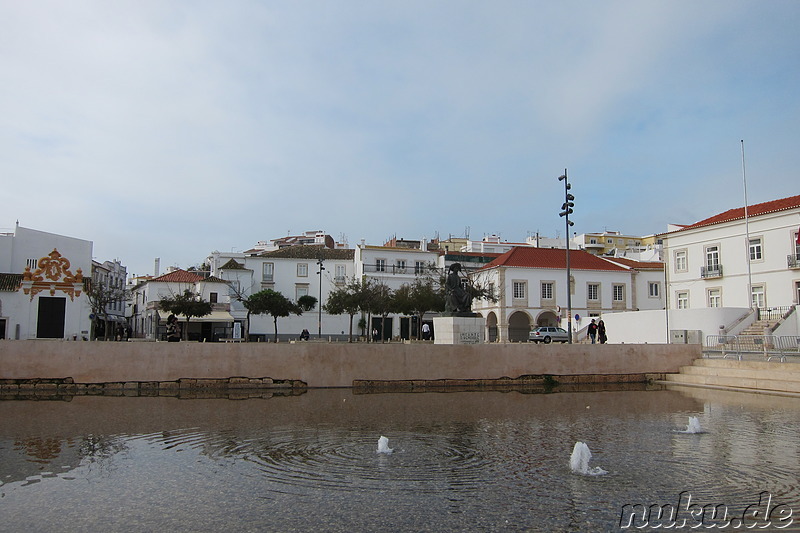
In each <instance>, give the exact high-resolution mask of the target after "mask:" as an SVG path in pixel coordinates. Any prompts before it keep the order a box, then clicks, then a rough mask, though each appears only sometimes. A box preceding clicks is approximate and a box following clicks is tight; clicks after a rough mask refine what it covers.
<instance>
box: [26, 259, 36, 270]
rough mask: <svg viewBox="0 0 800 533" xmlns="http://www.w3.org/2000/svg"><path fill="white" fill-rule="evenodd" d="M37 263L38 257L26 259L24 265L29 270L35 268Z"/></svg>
mask: <svg viewBox="0 0 800 533" xmlns="http://www.w3.org/2000/svg"><path fill="white" fill-rule="evenodd" d="M38 264H39V260H38V259H26V260H25V266H27V267H28V268H30V269H31V270H36V265H38Z"/></svg>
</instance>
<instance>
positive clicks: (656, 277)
mask: <svg viewBox="0 0 800 533" xmlns="http://www.w3.org/2000/svg"><path fill="white" fill-rule="evenodd" d="M566 260H567V254H566V250H563V249H555V248H527V247H519V248H514V249H512V250H511V251H509V252H507V253H505V254H503V255H501V256H500V257H498V258H497V259H495V260H494V261H492V262H491V263H489V264H488V265H486V267H485V268H483V269H481V270H479V271H478V272H476V273H475V274H474V276H475V279H476V281H477V282H478V283H480V284H481V285H483V286H486V287H489V289H490V291H491V292H492V293H493V294H494V295H495V298H497V301H496V302H492V301H491V300H488V299H486V300H476V301H474V302H473V311H475V312H478V313H479V314H480V315H481V316H483V317H484V318H485V319H486V327H487V331H486V339H487V340H488V341H490V342H493V341H499V342H506V341H512V342H525V341H527V339H528V333H529V332H530V329H531V327H533V326H556V325H558V326H561V327H564V328H566V326H567V322H568V320H567V303H568V302H567V290H566V285H567V280H566V266H567V265H566ZM569 261H570V291H571V298H570V299H571V302H570V303H571V309H572V318H571V320H570V321H571V322H572V326H573V331H575V332H581V331H582V330H583V329H585V328H586V326H587V325H588V324H589V321H590V320H591V318H593V317H600V316H605V315H606V314H608V313H616V312H623V311H630V310H633V309H642V308H644V309H659V308H662V307H663V300H662V296H661V292H662V291H661V290H660V288H661V286H660V283H661V281H660V280H661V279H662V277H663V269H662V270H661V271H660V272H659V270H658V266H657V265H643V264H636V262H629V263H628V264H622V263H621V262H618V261H617V262H614V261H609V260H607V259H604V258H601V257H598V256H595V255H592V254H590V253H588V252H585V251H582V250H573V251H570V253H569ZM651 283H655V284H656V285H652V286H651ZM643 287H647V289H644V288H643ZM649 291H652V292H649ZM642 293H645V294H642ZM610 340H611V342H615V339H614V337H613V335H610Z"/></svg>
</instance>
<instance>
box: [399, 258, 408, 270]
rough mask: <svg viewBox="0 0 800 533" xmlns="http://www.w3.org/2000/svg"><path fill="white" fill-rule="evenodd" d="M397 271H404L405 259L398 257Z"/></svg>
mask: <svg viewBox="0 0 800 533" xmlns="http://www.w3.org/2000/svg"><path fill="white" fill-rule="evenodd" d="M397 271H398V272H405V271H406V260H405V259H398V260H397Z"/></svg>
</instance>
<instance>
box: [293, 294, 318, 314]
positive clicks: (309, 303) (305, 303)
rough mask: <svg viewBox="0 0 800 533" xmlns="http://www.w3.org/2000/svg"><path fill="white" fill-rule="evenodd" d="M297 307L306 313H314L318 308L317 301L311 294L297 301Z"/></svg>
mask: <svg viewBox="0 0 800 533" xmlns="http://www.w3.org/2000/svg"><path fill="white" fill-rule="evenodd" d="M297 305H299V306H300V309H302V310H303V311H305V312H308V311H313V310H314V308H315V307H316V306H317V299H316V298H315V297H313V296H311V295H309V294H305V295H303V296H301V297H300V298H298V299H297Z"/></svg>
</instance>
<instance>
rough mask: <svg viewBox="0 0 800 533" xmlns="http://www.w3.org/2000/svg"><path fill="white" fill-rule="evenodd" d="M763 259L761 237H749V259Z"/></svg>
mask: <svg viewBox="0 0 800 533" xmlns="http://www.w3.org/2000/svg"><path fill="white" fill-rule="evenodd" d="M762 259H764V256H763V251H762V249H761V237H756V238H754V239H750V261H761V260H762Z"/></svg>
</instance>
